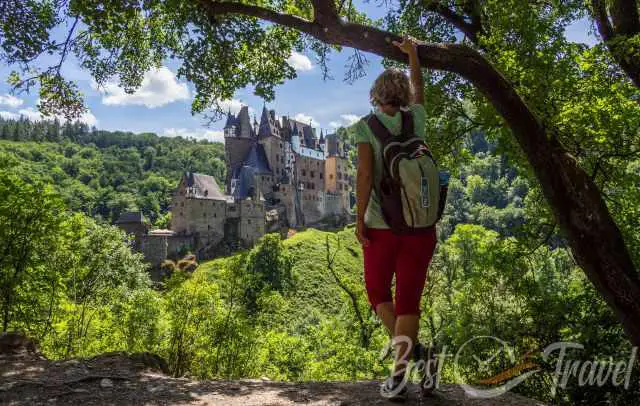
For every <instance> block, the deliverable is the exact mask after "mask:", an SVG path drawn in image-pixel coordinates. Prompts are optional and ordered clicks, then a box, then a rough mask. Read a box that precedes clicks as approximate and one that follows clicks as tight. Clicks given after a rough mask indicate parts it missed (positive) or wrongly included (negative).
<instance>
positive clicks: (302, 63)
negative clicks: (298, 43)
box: [287, 51, 313, 72]
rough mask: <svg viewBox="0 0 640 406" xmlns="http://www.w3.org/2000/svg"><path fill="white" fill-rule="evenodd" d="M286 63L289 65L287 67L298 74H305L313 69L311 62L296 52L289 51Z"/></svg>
mask: <svg viewBox="0 0 640 406" xmlns="http://www.w3.org/2000/svg"><path fill="white" fill-rule="evenodd" d="M287 63H289V65H291V67H292V68H293V69H295V70H297V71H298V72H305V71H310V70H312V69H313V64H312V63H311V60H310V59H309V58H308V57H307V56H306V55H304V54H301V53H298V52H296V51H291V55H290V56H289V59H287Z"/></svg>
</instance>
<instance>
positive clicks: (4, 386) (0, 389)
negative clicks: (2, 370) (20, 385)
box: [0, 382, 16, 392]
mask: <svg viewBox="0 0 640 406" xmlns="http://www.w3.org/2000/svg"><path fill="white" fill-rule="evenodd" d="M15 384H16V383H15V382H7V383H5V384H2V385H0V392H5V391H8V390H11V388H13V386H14V385H15Z"/></svg>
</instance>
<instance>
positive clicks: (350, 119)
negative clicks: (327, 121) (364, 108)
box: [340, 114, 360, 125]
mask: <svg viewBox="0 0 640 406" xmlns="http://www.w3.org/2000/svg"><path fill="white" fill-rule="evenodd" d="M340 118H341V119H342V121H344V123H345V124H346V125H352V124H355V123H356V122H357V121H358V120H360V116H357V115H355V114H343V115H341V116H340Z"/></svg>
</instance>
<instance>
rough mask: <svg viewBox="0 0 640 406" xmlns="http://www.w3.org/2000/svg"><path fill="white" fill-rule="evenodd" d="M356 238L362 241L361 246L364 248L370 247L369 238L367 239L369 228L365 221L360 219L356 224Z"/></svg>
mask: <svg viewBox="0 0 640 406" xmlns="http://www.w3.org/2000/svg"><path fill="white" fill-rule="evenodd" d="M356 237H357V238H358V241H360V245H362V246H363V247H368V246H369V238H367V226H366V225H365V224H364V219H358V221H357V222H356Z"/></svg>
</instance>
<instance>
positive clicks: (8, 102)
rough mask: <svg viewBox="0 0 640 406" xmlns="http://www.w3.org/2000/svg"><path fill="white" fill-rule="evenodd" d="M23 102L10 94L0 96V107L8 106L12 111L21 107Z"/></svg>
mask: <svg viewBox="0 0 640 406" xmlns="http://www.w3.org/2000/svg"><path fill="white" fill-rule="evenodd" d="M22 103H24V100H22V99H18V98H17V97H15V96H11V95H10V94H6V93H5V94H4V96H2V95H0V106H9V107H11V108H13V109H15V108H16V107H20V106H22Z"/></svg>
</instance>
